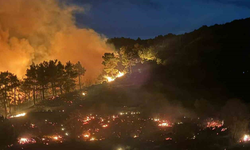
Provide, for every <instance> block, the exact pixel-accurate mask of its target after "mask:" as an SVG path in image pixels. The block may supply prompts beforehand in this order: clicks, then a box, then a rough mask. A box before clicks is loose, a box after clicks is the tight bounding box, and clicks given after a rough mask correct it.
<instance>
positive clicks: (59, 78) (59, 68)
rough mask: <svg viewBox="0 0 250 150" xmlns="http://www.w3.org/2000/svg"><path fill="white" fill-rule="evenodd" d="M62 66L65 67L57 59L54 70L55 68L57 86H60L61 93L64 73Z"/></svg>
mask: <svg viewBox="0 0 250 150" xmlns="http://www.w3.org/2000/svg"><path fill="white" fill-rule="evenodd" d="M64 68H65V67H64V65H63V64H62V63H61V62H60V61H59V62H58V63H57V66H56V70H57V73H56V76H57V77H56V78H57V86H58V87H59V88H60V92H61V94H63V84H64V81H65V80H64V74H65V70H64Z"/></svg>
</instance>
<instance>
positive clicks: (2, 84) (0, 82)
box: [0, 71, 19, 118]
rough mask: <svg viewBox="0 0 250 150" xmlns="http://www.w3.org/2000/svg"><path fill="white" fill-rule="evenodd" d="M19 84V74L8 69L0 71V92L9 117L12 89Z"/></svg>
mask: <svg viewBox="0 0 250 150" xmlns="http://www.w3.org/2000/svg"><path fill="white" fill-rule="evenodd" d="M18 86H19V80H18V79H17V76H16V75H14V74H12V73H10V72H8V71H6V72H1V73H0V94H1V95H2V102H3V106H4V112H5V118H7V114H8V110H7V107H8V106H10V100H11V96H10V94H11V91H12V90H13V89H15V88H16V87H18Z"/></svg>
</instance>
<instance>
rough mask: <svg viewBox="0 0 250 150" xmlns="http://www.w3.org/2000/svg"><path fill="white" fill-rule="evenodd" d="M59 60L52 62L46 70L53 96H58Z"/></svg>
mask: <svg viewBox="0 0 250 150" xmlns="http://www.w3.org/2000/svg"><path fill="white" fill-rule="evenodd" d="M57 62H58V61H57V60H50V61H49V62H48V66H47V68H46V71H47V75H48V81H49V82H50V85H51V91H52V95H53V96H55V95H56V81H57Z"/></svg>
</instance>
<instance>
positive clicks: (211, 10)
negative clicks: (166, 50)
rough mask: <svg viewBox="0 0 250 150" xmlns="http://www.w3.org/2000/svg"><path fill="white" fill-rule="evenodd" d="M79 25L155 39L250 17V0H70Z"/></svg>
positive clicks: (122, 34)
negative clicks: (80, 9) (78, 10)
mask: <svg viewBox="0 0 250 150" xmlns="http://www.w3.org/2000/svg"><path fill="white" fill-rule="evenodd" d="M69 1H70V3H73V4H76V5H80V6H82V7H84V8H85V12H84V13H78V14H76V21H77V25H78V26H80V27H88V28H92V29H94V30H95V31H97V32H99V33H101V34H104V35H105V36H107V37H109V38H111V37H130V38H137V37H141V38H143V39H144V38H153V37H155V36H157V35H165V34H168V33H174V34H181V33H185V32H190V31H193V30H194V29H197V28H199V27H201V26H202V25H214V24H216V23H217V24H222V23H226V22H230V21H233V20H235V19H242V18H247V17H250V0H69Z"/></svg>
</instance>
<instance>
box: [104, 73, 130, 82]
mask: <svg viewBox="0 0 250 150" xmlns="http://www.w3.org/2000/svg"><path fill="white" fill-rule="evenodd" d="M124 75H125V73H124V72H120V71H119V73H118V74H117V75H116V76H115V77H110V76H104V78H105V79H107V80H108V82H113V81H115V79H116V78H120V77H122V76H124Z"/></svg>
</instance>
